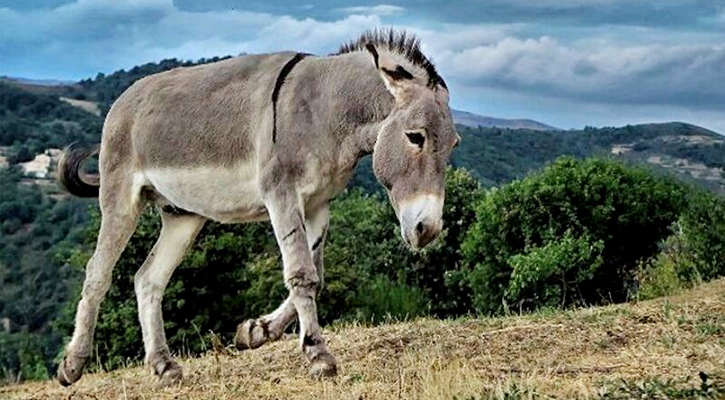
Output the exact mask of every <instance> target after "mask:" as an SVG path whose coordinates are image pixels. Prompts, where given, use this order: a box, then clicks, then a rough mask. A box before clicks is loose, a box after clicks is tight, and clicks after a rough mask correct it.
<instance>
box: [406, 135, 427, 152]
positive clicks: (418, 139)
mask: <svg viewBox="0 0 725 400" xmlns="http://www.w3.org/2000/svg"><path fill="white" fill-rule="evenodd" d="M405 136H407V137H408V140H409V141H410V143H412V144H414V145H416V146H418V148H419V149H422V148H423V145H424V144H425V136H423V134H422V133H421V132H420V131H409V132H405Z"/></svg>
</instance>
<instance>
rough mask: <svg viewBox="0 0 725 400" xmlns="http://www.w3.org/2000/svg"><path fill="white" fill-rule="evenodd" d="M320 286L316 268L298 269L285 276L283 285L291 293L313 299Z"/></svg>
mask: <svg viewBox="0 0 725 400" xmlns="http://www.w3.org/2000/svg"><path fill="white" fill-rule="evenodd" d="M319 284H320V277H319V275H318V274H317V268H315V267H314V266H310V267H308V268H300V269H298V270H296V271H293V272H292V273H290V274H288V276H285V285H286V286H287V289H289V290H290V291H291V292H292V293H294V294H295V295H297V296H302V297H313V298H314V297H315V295H316V294H317V288H318V286H319Z"/></svg>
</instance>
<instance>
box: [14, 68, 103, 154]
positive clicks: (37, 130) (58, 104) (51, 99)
mask: <svg viewBox="0 0 725 400" xmlns="http://www.w3.org/2000/svg"><path fill="white" fill-rule="evenodd" d="M100 133H101V119H100V118H98V117H97V116H95V115H93V114H91V113H89V112H86V111H83V110H81V109H80V108H77V107H74V106H72V105H70V104H68V103H66V102H64V101H62V100H59V99H58V97H56V96H51V95H45V94H33V93H29V92H27V91H24V90H22V89H20V88H18V87H15V86H13V85H10V84H6V83H3V82H0V146H8V147H10V149H9V150H8V151H7V157H8V160H9V161H10V163H18V162H23V161H28V160H31V159H33V157H34V156H35V155H36V154H41V153H43V152H44V151H45V149H48V148H62V147H64V146H65V145H67V144H68V143H70V142H73V141H90V142H94V141H97V139H98V137H99V135H100Z"/></svg>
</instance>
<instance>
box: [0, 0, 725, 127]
mask: <svg viewBox="0 0 725 400" xmlns="http://www.w3.org/2000/svg"><path fill="white" fill-rule="evenodd" d="M381 26H395V27H398V28H404V29H407V30H410V31H412V32H415V33H416V34H418V35H419V36H420V38H421V39H422V42H423V49H424V51H425V53H426V54H428V55H429V56H430V57H431V58H432V59H433V60H434V62H435V63H436V65H437V67H438V69H439V71H440V72H441V74H442V75H443V77H444V78H445V79H446V81H447V82H448V85H449V87H450V89H451V98H452V103H453V106H454V107H456V108H459V109H464V110H468V111H473V112H477V113H480V114H485V115H490V116H496V117H505V118H534V119H537V120H540V121H542V122H545V123H549V124H552V125H555V126H558V127H562V128H577V127H582V126H584V125H594V126H604V125H607V126H618V125H624V124H627V123H633V124H634V123H640V122H652V121H672V120H678V121H686V122H691V123H695V124H699V125H702V126H705V127H707V128H710V129H714V130H716V131H719V132H721V133H725V0H485V1H484V0H479V1H474V0H463V1H443V0H437V1H432V0H423V1H393V0H384V1H382V2H379V3H371V2H367V3H364V2H359V1H332V0H320V1H314V0H298V1H256V0H249V1H239V0H206V1H193V0H176V1H172V0H0V75H8V76H19V77H27V78H36V79H63V80H77V79H82V78H86V77H93V76H95V75H96V73H98V72H105V73H109V72H113V71H115V70H118V69H121V68H130V67H132V66H134V65H137V64H141V63H145V62H150V61H158V60H161V59H163V58H170V57H176V58H181V59H198V58H201V57H210V56H215V55H218V56H222V55H227V54H231V55H235V54H239V53H244V52H246V53H259V52H270V51H275V50H289V49H294V50H300V51H306V52H312V53H316V54H327V53H330V52H333V51H335V49H336V48H337V47H338V45H339V44H340V43H342V42H343V41H346V40H349V39H352V38H354V37H355V36H356V35H357V34H359V33H360V32H361V31H363V30H365V29H369V28H374V27H381Z"/></svg>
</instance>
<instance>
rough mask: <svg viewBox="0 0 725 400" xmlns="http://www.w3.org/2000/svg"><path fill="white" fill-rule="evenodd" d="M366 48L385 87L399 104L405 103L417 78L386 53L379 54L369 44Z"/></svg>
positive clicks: (373, 46)
mask: <svg viewBox="0 0 725 400" xmlns="http://www.w3.org/2000/svg"><path fill="white" fill-rule="evenodd" d="M365 48H366V49H367V50H368V52H370V54H371V55H372V56H373V61H375V68H377V69H378V73H379V74H380V77H381V78H382V79H383V82H385V87H387V88H388V91H389V92H390V93H391V94H392V95H393V97H395V100H396V101H398V102H405V101H407V100H408V98H409V97H410V91H411V89H412V88H413V85H414V84H415V76H413V74H411V73H410V72H408V70H406V69H405V68H404V67H403V66H401V65H399V64H398V63H397V62H396V61H395V59H394V58H393V57H390V55H389V54H387V53H386V52H382V53H378V51H377V49H376V48H375V45H373V44H372V43H368V44H366V45H365Z"/></svg>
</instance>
